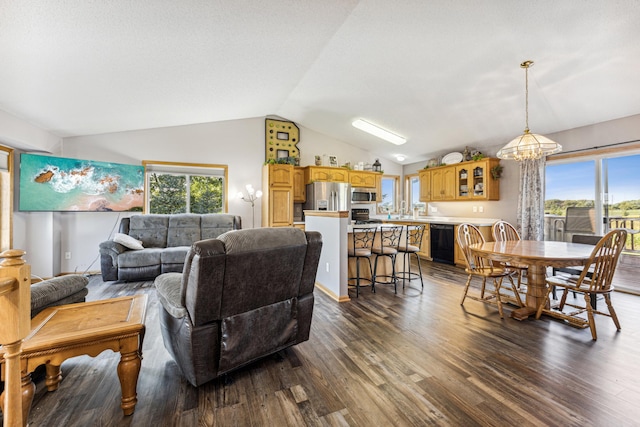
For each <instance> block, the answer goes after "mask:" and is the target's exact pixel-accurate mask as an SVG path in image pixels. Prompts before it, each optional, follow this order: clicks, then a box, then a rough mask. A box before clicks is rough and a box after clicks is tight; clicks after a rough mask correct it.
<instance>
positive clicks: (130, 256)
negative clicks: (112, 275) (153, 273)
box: [118, 248, 166, 268]
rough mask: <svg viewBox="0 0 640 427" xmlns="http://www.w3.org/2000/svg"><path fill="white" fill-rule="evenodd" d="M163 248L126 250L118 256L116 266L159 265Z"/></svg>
mask: <svg viewBox="0 0 640 427" xmlns="http://www.w3.org/2000/svg"><path fill="white" fill-rule="evenodd" d="M165 250H166V249H163V248H145V249H142V250H139V251H127V252H124V253H121V254H120V256H118V266H119V267H120V268H127V267H146V266H149V265H157V266H159V265H160V260H161V257H162V252H163V251H165Z"/></svg>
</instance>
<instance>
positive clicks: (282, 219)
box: [262, 164, 294, 227]
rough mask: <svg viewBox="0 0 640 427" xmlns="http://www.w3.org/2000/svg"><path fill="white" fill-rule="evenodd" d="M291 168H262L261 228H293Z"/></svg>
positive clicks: (282, 166) (289, 166) (277, 165)
mask: <svg viewBox="0 0 640 427" xmlns="http://www.w3.org/2000/svg"><path fill="white" fill-rule="evenodd" d="M293 179H294V178H293V166H292V165H283V164H270V165H264V166H263V167H262V226H263V227H291V226H293Z"/></svg>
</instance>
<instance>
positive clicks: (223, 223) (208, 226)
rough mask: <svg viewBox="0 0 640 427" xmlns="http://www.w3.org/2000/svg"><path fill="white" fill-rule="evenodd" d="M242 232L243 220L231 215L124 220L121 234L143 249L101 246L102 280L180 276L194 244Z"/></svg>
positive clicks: (114, 245) (114, 243)
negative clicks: (237, 231)
mask: <svg viewBox="0 0 640 427" xmlns="http://www.w3.org/2000/svg"><path fill="white" fill-rule="evenodd" d="M240 228H242V223H241V218H240V217H239V216H236V215H231V214H202V215H197V214H175V215H157V214H150V215H133V216H131V217H129V218H123V219H122V220H121V221H120V229H119V233H121V234H124V235H126V236H129V237H130V238H133V239H135V240H137V241H139V242H140V243H141V244H142V247H143V249H130V248H128V247H126V246H124V245H122V244H121V243H117V242H115V241H113V240H108V241H106V242H102V243H100V269H101V271H102V279H103V280H104V281H111V280H123V281H134V280H146V279H154V278H155V277H157V276H159V275H160V274H162V273H169V272H181V271H182V267H183V265H184V261H185V257H186V255H187V252H188V251H189V248H190V247H191V245H192V244H193V243H195V242H197V241H199V240H205V239H213V238H216V237H218V236H219V235H221V234H222V233H226V232H227V231H230V230H238V229H240ZM126 236H125V237H126ZM120 237H122V236H120ZM133 239H132V240H133ZM134 246H135V245H134Z"/></svg>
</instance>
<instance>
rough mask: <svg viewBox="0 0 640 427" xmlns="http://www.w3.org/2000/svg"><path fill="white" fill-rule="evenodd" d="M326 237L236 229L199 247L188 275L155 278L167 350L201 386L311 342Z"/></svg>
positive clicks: (289, 230) (290, 231)
mask: <svg viewBox="0 0 640 427" xmlns="http://www.w3.org/2000/svg"><path fill="white" fill-rule="evenodd" d="M321 249H322V237H321V235H320V233H318V232H306V233H305V232H304V231H302V230H299V229H296V228H259V229H246V230H237V231H230V232H227V233H224V234H222V235H220V236H219V237H218V238H216V239H208V240H201V241H199V242H196V243H194V244H193V245H192V246H191V248H190V250H189V252H188V254H187V258H186V260H185V265H184V270H183V272H182V273H165V274H162V275H160V276H158V277H157V278H156V279H155V286H156V289H157V295H158V300H159V301H160V324H161V330H162V337H163V340H164V345H165V348H166V349H167V351H168V352H169V353H170V354H171V356H172V357H173V359H174V360H175V361H176V363H177V365H178V367H179V368H180V370H181V371H182V373H183V375H184V376H185V378H186V379H187V381H189V383H191V384H192V385H193V386H195V387H197V386H199V385H201V384H204V383H206V382H208V381H210V380H212V379H214V378H217V377H219V376H220V375H222V374H225V373H228V372H230V371H232V370H234V369H237V368H239V367H241V366H244V365H246V364H248V363H251V362H253V361H255V360H257V359H259V358H262V357H264V356H267V355H270V354H273V353H276V352H278V351H280V350H282V349H284V348H287V347H290V346H292V345H295V344H298V343H300V342H303V341H306V340H308V339H309V331H310V328H311V317H312V313H313V303H314V297H313V288H314V285H315V279H316V272H317V269H318V261H319V258H320V251H321Z"/></svg>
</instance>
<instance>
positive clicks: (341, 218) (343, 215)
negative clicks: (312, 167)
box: [304, 210, 498, 302]
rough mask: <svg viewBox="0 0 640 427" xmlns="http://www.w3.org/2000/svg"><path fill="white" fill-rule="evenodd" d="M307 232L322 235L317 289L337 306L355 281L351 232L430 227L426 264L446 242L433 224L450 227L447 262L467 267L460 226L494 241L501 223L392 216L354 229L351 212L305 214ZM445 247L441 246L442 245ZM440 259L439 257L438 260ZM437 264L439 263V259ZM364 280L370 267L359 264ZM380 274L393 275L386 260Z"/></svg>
mask: <svg viewBox="0 0 640 427" xmlns="http://www.w3.org/2000/svg"><path fill="white" fill-rule="evenodd" d="M304 214H305V230H307V231H318V232H320V234H322V240H323V246H322V254H321V255H320V263H319V265H318V273H317V275H316V285H317V286H318V289H320V290H322V291H323V292H325V293H326V294H328V295H329V296H330V297H331V298H333V299H334V300H336V301H338V302H345V301H349V300H350V298H349V286H348V278H349V277H355V270H356V269H355V260H350V259H349V258H348V247H349V244H353V243H352V242H353V240H352V238H351V232H352V231H353V229H354V228H355V229H357V228H362V227H368V226H372V225H376V226H378V227H380V226H382V225H403V226H404V225H414V224H425V225H427V226H428V227H427V228H426V230H425V234H424V236H423V242H422V246H421V251H420V252H419V255H420V257H421V258H423V259H426V260H429V261H431V260H433V257H432V256H431V252H432V250H431V249H432V245H436V244H438V245H439V244H440V243H439V239H443V237H442V233H441V231H438V233H440V234H439V235H438V236H434V235H433V234H432V233H431V230H430V228H431V224H441V225H448V226H451V228H450V231H447V233H448V235H447V236H446V240H447V245H445V250H448V251H451V254H450V255H452V261H451V262H449V261H446V262H449V263H451V264H455V265H458V266H460V267H465V261H464V258H463V256H462V253H461V252H460V250H459V248H458V245H457V244H456V243H455V232H456V231H457V226H458V225H459V224H463V223H471V224H473V225H475V226H477V227H478V228H479V229H480V231H481V233H482V234H483V236H484V238H485V240H487V241H491V240H493V238H492V237H491V226H492V225H493V223H495V222H496V221H498V219H494V218H463V217H419V218H417V219H413V218H411V217H402V218H398V217H397V216H395V215H394V216H392V218H391V219H388V218H386V217H385V218H384V219H383V218H382V217H373V218H377V219H381V220H382V221H383V223H382V224H363V225H353V224H352V221H351V220H350V212H349V211H315V210H305V211H304ZM440 246H442V245H440ZM436 258H437V257H436ZM436 260H437V261H438V260H439V259H436ZM360 262H361V264H360V274H361V277H364V278H369V277H370V273H369V265H368V263H367V261H366V260H364V259H363V260H361V261H360ZM371 262H372V265H374V264H375V255H374V256H372V258H371ZM379 264H380V265H379V266H378V274H379V275H385V274H390V272H391V264H390V261H389V259H388V258H387V257H383V258H382V259H381V261H380V262H379ZM396 268H397V269H398V271H400V270H402V268H403V267H402V262H401V261H400V258H398V264H397V266H396Z"/></svg>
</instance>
